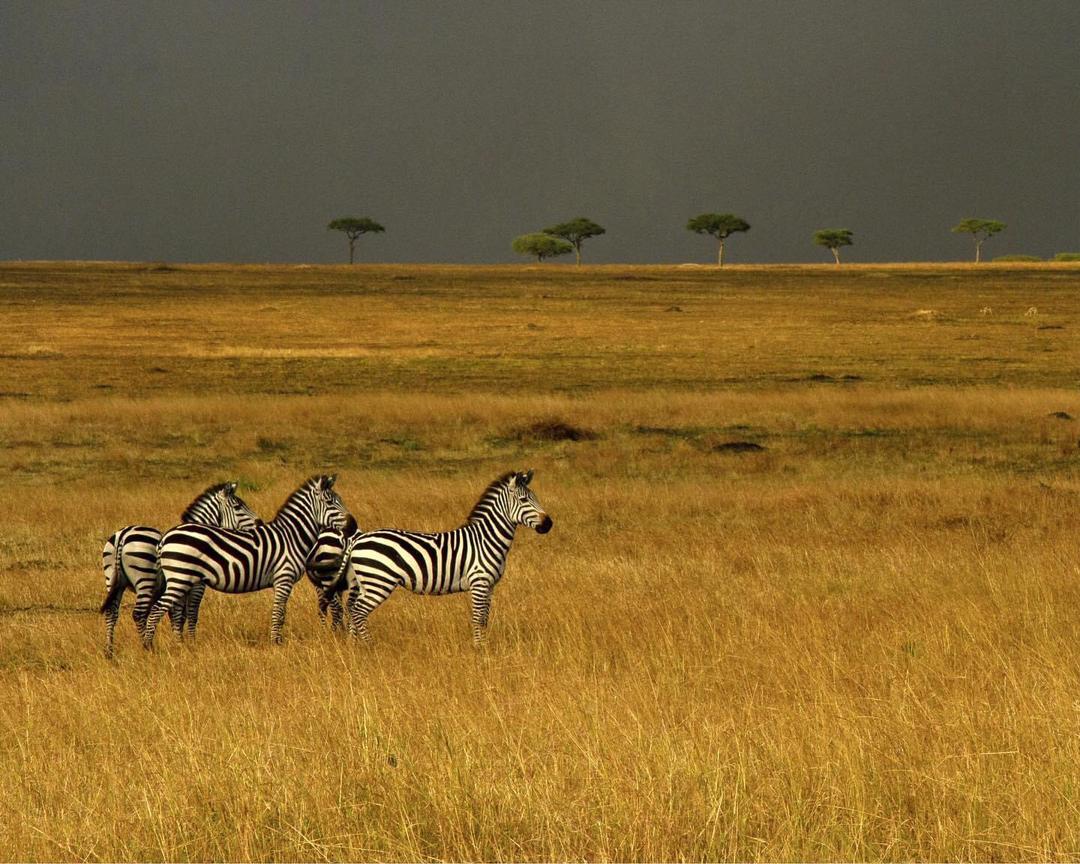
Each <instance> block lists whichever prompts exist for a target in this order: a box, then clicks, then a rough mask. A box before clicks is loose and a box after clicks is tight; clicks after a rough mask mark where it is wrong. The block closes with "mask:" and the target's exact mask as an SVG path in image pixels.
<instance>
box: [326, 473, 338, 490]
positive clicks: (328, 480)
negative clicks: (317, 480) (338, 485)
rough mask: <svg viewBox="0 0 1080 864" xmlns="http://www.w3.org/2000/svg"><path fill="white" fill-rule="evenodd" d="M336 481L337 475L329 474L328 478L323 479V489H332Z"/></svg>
mask: <svg viewBox="0 0 1080 864" xmlns="http://www.w3.org/2000/svg"><path fill="white" fill-rule="evenodd" d="M336 480H337V474H328V475H327V476H326V477H323V489H329V488H331V487H332V486H333V485H334V482H335V481H336Z"/></svg>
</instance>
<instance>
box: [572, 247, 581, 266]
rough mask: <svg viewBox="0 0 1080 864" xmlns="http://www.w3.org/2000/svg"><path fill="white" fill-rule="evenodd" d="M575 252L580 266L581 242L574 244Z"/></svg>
mask: <svg viewBox="0 0 1080 864" xmlns="http://www.w3.org/2000/svg"><path fill="white" fill-rule="evenodd" d="M574 254H575V255H577V263H578V267H580V266H581V244H580V243H575V244H574Z"/></svg>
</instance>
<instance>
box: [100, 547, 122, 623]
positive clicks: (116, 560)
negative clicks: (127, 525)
mask: <svg viewBox="0 0 1080 864" xmlns="http://www.w3.org/2000/svg"><path fill="white" fill-rule="evenodd" d="M126 582H127V574H126V573H125V572H124V533H123V532H122V531H121V532H120V535H119V536H118V537H117V538H116V547H115V548H114V550H113V569H112V579H111V580H110V582H109V591H108V593H107V594H106V595H105V602H104V603H102V604H101V608H100V609H98V614H100V615H104V614H105V610H106V609H108V608H109V607H110V606H112V605H113V603H116V602H118V598H119V597H120V596H121V595H122V594H123V593H124V585H125V584H126Z"/></svg>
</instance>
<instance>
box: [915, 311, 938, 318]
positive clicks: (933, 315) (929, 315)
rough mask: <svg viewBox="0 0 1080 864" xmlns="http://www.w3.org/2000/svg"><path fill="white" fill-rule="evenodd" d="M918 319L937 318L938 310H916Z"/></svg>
mask: <svg viewBox="0 0 1080 864" xmlns="http://www.w3.org/2000/svg"><path fill="white" fill-rule="evenodd" d="M913 314H914V315H915V317H916V318H937V316H938V311H937V309H916V310H915V312H914V313H913Z"/></svg>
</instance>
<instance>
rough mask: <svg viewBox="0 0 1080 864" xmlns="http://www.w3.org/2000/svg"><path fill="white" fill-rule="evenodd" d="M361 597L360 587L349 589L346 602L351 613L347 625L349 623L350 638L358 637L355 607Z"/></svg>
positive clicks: (346, 607) (354, 586)
mask: <svg viewBox="0 0 1080 864" xmlns="http://www.w3.org/2000/svg"><path fill="white" fill-rule="evenodd" d="M359 596H360V588H359V587H358V586H356V585H353V586H352V587H351V588H350V589H349V596H348V598H347V599H346V600H345V609H346V610H348V613H349V618H348V621H347V622H346V623H347V626H348V628H349V635H350V636H355V635H356V629H355V627H354V626H353V606H355V605H356V600H357V598H358V597H359Z"/></svg>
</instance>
